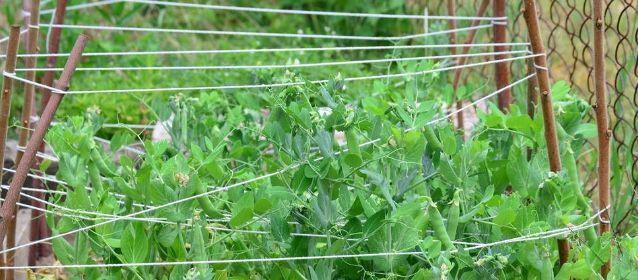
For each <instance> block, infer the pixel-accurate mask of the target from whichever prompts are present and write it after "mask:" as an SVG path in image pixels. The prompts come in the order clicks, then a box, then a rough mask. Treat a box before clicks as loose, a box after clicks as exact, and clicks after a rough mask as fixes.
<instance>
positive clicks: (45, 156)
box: [16, 146, 59, 162]
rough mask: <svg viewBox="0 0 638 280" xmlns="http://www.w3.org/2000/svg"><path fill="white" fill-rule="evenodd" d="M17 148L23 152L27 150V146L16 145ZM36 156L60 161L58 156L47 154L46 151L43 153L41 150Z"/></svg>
mask: <svg viewBox="0 0 638 280" xmlns="http://www.w3.org/2000/svg"><path fill="white" fill-rule="evenodd" d="M16 150H18V151H21V152H26V147H23V146H16ZM35 156H36V157H39V158H41V159H45V160H49V161H52V162H58V161H59V159H58V158H57V157H56V156H52V155H49V154H45V153H42V152H40V151H38V152H36V154H35Z"/></svg>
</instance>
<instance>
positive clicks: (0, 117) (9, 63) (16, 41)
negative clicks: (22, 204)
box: [0, 25, 20, 279]
mask: <svg viewBox="0 0 638 280" xmlns="http://www.w3.org/2000/svg"><path fill="white" fill-rule="evenodd" d="M19 45H20V26H17V25H14V26H11V30H10V33H9V44H8V46H7V59H6V62H5V65H4V71H5V72H7V73H13V72H14V71H15V69H16V62H17V60H18V47H19ZM12 89H13V79H12V78H9V77H4V78H3V82H2V107H1V108H0V110H1V111H0V164H1V166H2V168H3V169H0V181H2V175H3V173H4V167H5V166H4V151H5V148H6V146H7V131H8V130H9V116H10V114H11V91H12ZM4 257H5V256H4V254H2V256H0V265H3V266H4V265H5V258H4ZM7 274H9V273H7ZM0 279H5V273H4V270H3V271H0Z"/></svg>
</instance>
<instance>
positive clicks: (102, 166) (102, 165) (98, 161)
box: [91, 149, 116, 176]
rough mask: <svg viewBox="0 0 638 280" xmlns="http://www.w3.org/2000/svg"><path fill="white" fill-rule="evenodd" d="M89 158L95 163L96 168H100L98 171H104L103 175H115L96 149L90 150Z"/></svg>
mask: <svg viewBox="0 0 638 280" xmlns="http://www.w3.org/2000/svg"><path fill="white" fill-rule="evenodd" d="M91 160H92V161H93V162H94V163H95V164H96V165H97V168H98V169H99V170H100V172H102V173H104V175H107V176H116V174H115V172H113V171H112V170H111V168H110V167H109V166H108V165H106V162H104V159H103V158H102V155H100V153H99V152H98V151H97V149H93V150H91Z"/></svg>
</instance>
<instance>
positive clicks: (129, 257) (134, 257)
mask: <svg viewBox="0 0 638 280" xmlns="http://www.w3.org/2000/svg"><path fill="white" fill-rule="evenodd" d="M122 245H123V246H122V255H123V256H124V259H126V261H127V262H132V263H140V262H145V261H146V258H147V257H148V254H149V246H150V245H149V240H148V237H147V234H146V230H145V229H144V224H143V223H141V222H131V223H130V224H128V226H127V227H126V228H125V229H124V233H122Z"/></svg>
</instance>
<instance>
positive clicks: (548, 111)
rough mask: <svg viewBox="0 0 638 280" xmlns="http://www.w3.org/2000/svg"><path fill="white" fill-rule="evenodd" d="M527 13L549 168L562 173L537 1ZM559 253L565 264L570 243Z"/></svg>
mask: <svg viewBox="0 0 638 280" xmlns="http://www.w3.org/2000/svg"><path fill="white" fill-rule="evenodd" d="M524 1H525V11H524V13H523V15H524V17H525V22H526V23H527V29H528V32H529V37H530V42H531V44H532V51H533V52H534V54H543V55H540V56H537V57H535V58H534V63H535V66H534V67H535V68H536V76H537V79H538V87H539V89H540V92H541V108H542V110H543V124H544V126H545V142H546V143H547V157H548V159H549V168H550V170H551V171H552V172H554V173H558V172H560V171H561V169H562V166H561V161H560V151H559V148H558V137H557V135H556V119H555V117H554V109H553V104H552V93H551V85H550V83H549V69H548V68H547V57H546V56H545V55H544V54H545V47H544V46H543V39H542V37H541V31H540V25H539V23H538V16H537V15H538V14H537V9H536V2H535V0H524ZM558 253H559V257H560V264H561V265H562V264H564V263H566V262H567V261H568V259H569V242H568V241H567V240H565V239H559V240H558Z"/></svg>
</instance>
